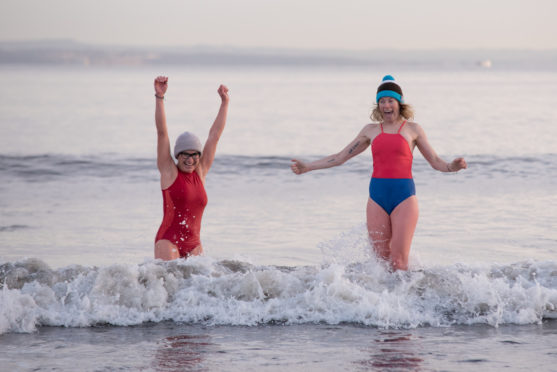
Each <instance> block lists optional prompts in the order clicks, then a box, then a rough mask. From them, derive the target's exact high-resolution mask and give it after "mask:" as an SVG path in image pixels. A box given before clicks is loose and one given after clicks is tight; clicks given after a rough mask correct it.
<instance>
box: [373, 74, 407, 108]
mask: <svg viewBox="0 0 557 372" xmlns="http://www.w3.org/2000/svg"><path fill="white" fill-rule="evenodd" d="M383 97H392V98H394V99H396V100H397V101H398V102H400V103H404V98H403V97H402V88H401V87H400V85H398V84H397V82H396V81H395V78H394V77H392V76H391V75H385V76H384V77H383V80H382V81H381V84H379V87H377V96H376V98H375V100H376V101H377V103H379V100H380V99H381V98H383Z"/></svg>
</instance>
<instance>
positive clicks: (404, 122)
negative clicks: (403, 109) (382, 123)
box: [381, 120, 406, 134]
mask: <svg viewBox="0 0 557 372" xmlns="http://www.w3.org/2000/svg"><path fill="white" fill-rule="evenodd" d="M404 124H406V120H404V121H403V122H402V125H401V126H400V128H398V132H397V134H400V130H401V129H402V127H403V126H404ZM381 129H382V128H381Z"/></svg>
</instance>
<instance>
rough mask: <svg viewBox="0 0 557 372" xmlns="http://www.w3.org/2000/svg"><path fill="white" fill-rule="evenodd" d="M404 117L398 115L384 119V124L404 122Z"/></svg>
mask: <svg viewBox="0 0 557 372" xmlns="http://www.w3.org/2000/svg"><path fill="white" fill-rule="evenodd" d="M402 121H403V118H402V117H400V116H398V117H396V118H394V119H385V118H384V119H383V125H397V124H402Z"/></svg>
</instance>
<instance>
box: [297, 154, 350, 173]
mask: <svg viewBox="0 0 557 372" xmlns="http://www.w3.org/2000/svg"><path fill="white" fill-rule="evenodd" d="M343 163H344V161H343V160H342V159H341V157H340V154H334V155H329V156H327V157H324V158H322V159H319V160H315V161H312V162H311V163H307V165H306V166H307V171H308V172H309V171H314V170H318V169H326V168H332V167H336V166H338V165H341V164H343Z"/></svg>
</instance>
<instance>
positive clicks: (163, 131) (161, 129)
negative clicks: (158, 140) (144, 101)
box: [155, 98, 168, 136]
mask: <svg viewBox="0 0 557 372" xmlns="http://www.w3.org/2000/svg"><path fill="white" fill-rule="evenodd" d="M155 125H156V127H157V134H158V135H159V136H161V135H162V136H166V135H167V133H168V130H167V128H166V113H165V110H164V100H163V99H160V98H156V103H155Z"/></svg>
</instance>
